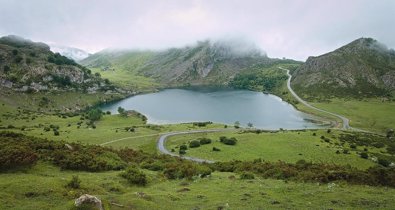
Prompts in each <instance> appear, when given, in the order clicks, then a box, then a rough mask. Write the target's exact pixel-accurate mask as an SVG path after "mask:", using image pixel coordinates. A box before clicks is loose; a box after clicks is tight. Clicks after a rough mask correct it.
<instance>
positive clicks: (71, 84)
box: [0, 35, 110, 91]
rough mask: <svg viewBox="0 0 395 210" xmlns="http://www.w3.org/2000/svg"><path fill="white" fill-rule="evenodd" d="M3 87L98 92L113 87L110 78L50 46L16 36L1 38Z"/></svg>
mask: <svg viewBox="0 0 395 210" xmlns="http://www.w3.org/2000/svg"><path fill="white" fill-rule="evenodd" d="M0 86H1V87H2V88H9V89H13V90H17V91H45V90H57V89H71V88H73V89H82V90H90V91H95V90H100V89H102V90H105V89H107V88H109V87H110V85H109V82H108V80H103V79H101V78H100V75H93V74H91V71H90V70H89V69H87V68H85V67H83V66H81V65H79V64H77V63H76V62H75V61H73V60H71V59H69V58H67V57H65V56H62V55H60V54H59V53H53V52H52V51H50V47H49V46H48V45H46V44H44V43H39V42H32V41H30V40H27V39H24V38H21V37H17V36H12V35H11V36H5V37H1V38H0Z"/></svg>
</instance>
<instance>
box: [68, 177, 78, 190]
mask: <svg viewBox="0 0 395 210" xmlns="http://www.w3.org/2000/svg"><path fill="white" fill-rule="evenodd" d="M80 186H81V180H80V178H79V177H78V176H77V175H73V177H72V178H71V180H70V181H69V183H67V185H66V187H70V188H73V189H79V188H80Z"/></svg>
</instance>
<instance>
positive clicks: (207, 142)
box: [198, 138, 211, 145]
mask: <svg viewBox="0 0 395 210" xmlns="http://www.w3.org/2000/svg"><path fill="white" fill-rule="evenodd" d="M198 140H199V142H200V144H201V145H203V144H211V139H209V138H200V139H198Z"/></svg>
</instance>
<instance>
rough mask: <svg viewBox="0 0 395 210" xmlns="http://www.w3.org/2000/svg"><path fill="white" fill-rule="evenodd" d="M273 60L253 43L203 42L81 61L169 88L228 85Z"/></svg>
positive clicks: (109, 53) (113, 52)
mask: <svg viewBox="0 0 395 210" xmlns="http://www.w3.org/2000/svg"><path fill="white" fill-rule="evenodd" d="M280 61H281V60H280V59H271V58H269V57H267V56H266V54H265V53H263V52H261V51H260V50H259V49H257V48H256V47H254V46H253V45H251V44H246V43H243V42H237V41H217V42H212V41H202V42H198V43H197V44H195V45H193V46H186V47H183V48H171V49H168V50H164V51H157V52H155V51H133V50H105V51H102V52H99V53H96V54H94V55H91V56H89V57H88V58H86V59H84V60H82V61H81V62H80V63H81V64H82V65H85V66H87V67H96V68H101V69H103V70H105V69H113V70H114V71H117V70H118V68H120V69H126V70H128V71H130V72H132V73H134V74H137V75H140V76H144V77H148V78H153V79H154V80H155V81H157V82H158V83H160V84H164V85H166V86H185V85H187V86H188V85H221V86H222V85H228V83H229V82H230V81H232V80H233V78H234V77H235V76H236V75H237V74H239V73H242V72H246V71H249V70H250V69H252V68H254V67H256V66H261V67H262V66H271V65H274V64H276V63H278V62H280Z"/></svg>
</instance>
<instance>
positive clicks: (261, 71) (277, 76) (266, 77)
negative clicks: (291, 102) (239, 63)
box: [229, 66, 288, 92]
mask: <svg viewBox="0 0 395 210" xmlns="http://www.w3.org/2000/svg"><path fill="white" fill-rule="evenodd" d="M287 78H288V76H287V75H286V74H285V72H284V71H283V70H280V69H277V68H276V67H271V68H267V67H266V68H265V67H259V66H258V67H256V68H255V69H254V70H253V71H245V72H242V73H239V74H237V75H236V76H235V77H234V78H233V80H232V81H231V82H230V83H229V85H230V86H231V87H233V88H239V89H248V90H258V91H265V92H273V91H274V89H275V88H279V87H280V86H281V85H283V83H284V82H285V81H286V80H287Z"/></svg>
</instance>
